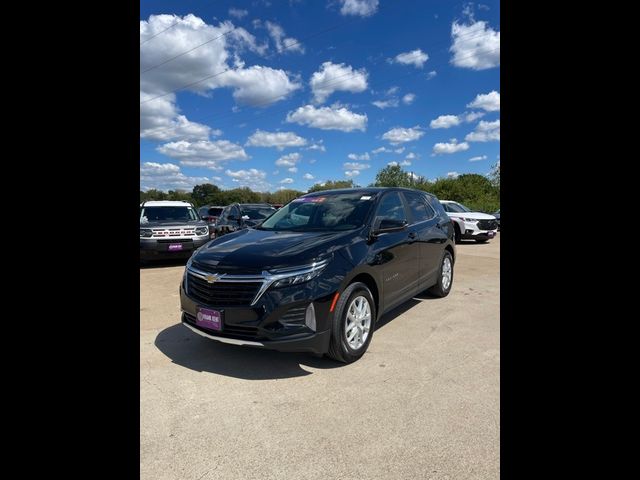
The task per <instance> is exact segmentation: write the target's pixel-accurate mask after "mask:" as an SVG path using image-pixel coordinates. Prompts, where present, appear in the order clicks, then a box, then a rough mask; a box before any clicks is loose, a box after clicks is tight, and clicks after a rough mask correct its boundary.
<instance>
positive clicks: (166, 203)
mask: <svg viewBox="0 0 640 480" xmlns="http://www.w3.org/2000/svg"><path fill="white" fill-rule="evenodd" d="M140 206H141V207H191V206H192V205H191V204H190V203H189V202H182V201H179V200H149V201H147V202H142V203H141V204H140Z"/></svg>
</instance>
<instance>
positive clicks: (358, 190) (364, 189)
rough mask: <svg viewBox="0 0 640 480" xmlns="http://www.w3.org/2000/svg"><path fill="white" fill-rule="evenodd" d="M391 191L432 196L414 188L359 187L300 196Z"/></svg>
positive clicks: (321, 191)
mask: <svg viewBox="0 0 640 480" xmlns="http://www.w3.org/2000/svg"><path fill="white" fill-rule="evenodd" d="M391 191H399V192H418V193H424V194H426V195H431V196H433V193H429V192H425V191H424V190H418V189H415V188H404V187H359V188H336V189H334V190H320V191H318V192H312V193H307V194H306V195H302V196H303V197H316V196H322V195H326V194H328V193H331V194H339V193H359V194H362V195H367V194H374V193H381V192H391Z"/></svg>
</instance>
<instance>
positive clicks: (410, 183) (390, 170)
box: [373, 165, 428, 188]
mask: <svg viewBox="0 0 640 480" xmlns="http://www.w3.org/2000/svg"><path fill="white" fill-rule="evenodd" d="M426 183H428V182H427V181H426V179H424V178H423V177H419V176H417V175H413V174H412V173H409V172H406V171H404V170H403V169H402V167H401V166H400V165H387V166H386V167H384V168H383V169H381V170H380V171H378V173H377V175H376V181H375V182H374V183H373V186H374V187H407V188H416V185H418V184H419V185H424V184H426Z"/></svg>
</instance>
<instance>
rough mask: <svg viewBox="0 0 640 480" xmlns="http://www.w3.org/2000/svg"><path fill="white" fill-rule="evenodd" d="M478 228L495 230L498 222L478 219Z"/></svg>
mask: <svg viewBox="0 0 640 480" xmlns="http://www.w3.org/2000/svg"><path fill="white" fill-rule="evenodd" d="M478 228H479V229H480V230H495V229H496V228H498V222H497V221H496V220H480V221H479V222H478Z"/></svg>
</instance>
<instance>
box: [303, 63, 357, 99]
mask: <svg viewBox="0 0 640 480" xmlns="http://www.w3.org/2000/svg"><path fill="white" fill-rule="evenodd" d="M367 76H368V74H367V70H366V69H364V68H361V69H360V70H354V69H353V67H352V66H351V65H345V64H344V63H339V64H337V63H333V62H324V63H323V64H322V65H321V66H320V70H318V71H317V72H315V73H314V74H313V75H312V76H311V80H310V81H309V85H310V86H311V90H312V91H313V96H314V101H315V102H316V103H323V102H325V101H326V100H327V98H328V97H329V96H330V95H331V94H332V93H333V92H336V91H338V90H340V91H345V92H352V93H358V92H363V91H365V90H366V89H367Z"/></svg>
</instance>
